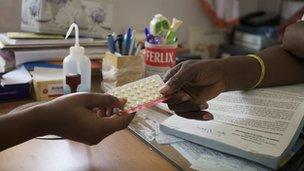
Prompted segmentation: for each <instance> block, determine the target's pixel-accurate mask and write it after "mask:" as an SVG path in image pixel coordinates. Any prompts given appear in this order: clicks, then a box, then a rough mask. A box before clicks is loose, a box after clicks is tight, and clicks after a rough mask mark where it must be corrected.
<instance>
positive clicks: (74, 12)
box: [21, 0, 113, 38]
mask: <svg viewBox="0 0 304 171" xmlns="http://www.w3.org/2000/svg"><path fill="white" fill-rule="evenodd" d="M112 8H113V7H112V5H110V4H102V3H101V2H99V1H94V0H22V15H21V29H22V30H24V31H31V32H37V33H53V34H65V33H66V31H67V30H68V28H69V26H70V25H71V24H72V23H76V24H77V25H78V27H79V29H80V30H79V31H80V35H81V36H90V37H99V38H102V37H106V35H107V34H109V33H110V31H111V24H112V11H113V10H112Z"/></svg>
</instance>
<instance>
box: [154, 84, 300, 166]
mask: <svg viewBox="0 0 304 171" xmlns="http://www.w3.org/2000/svg"><path fill="white" fill-rule="evenodd" d="M303 102H304V85H303V84H301V85H294V86H285V87H275V88H265V89H257V90H252V91H247V92H240V91H235V92H226V93H222V94H221V95H219V96H218V97H216V98H215V99H213V100H211V101H209V102H208V104H209V109H208V110H207V111H208V112H209V113H211V114H213V116H214V120H211V121H200V120H194V119H185V118H182V117H179V116H177V115H173V116H171V117H169V118H168V119H167V120H165V121H164V122H163V123H162V124H161V125H160V130H162V131H164V132H165V133H168V134H171V135H174V136H177V137H180V138H183V139H186V140H188V141H192V142H194V143H197V144H201V145H203V146H206V147H209V148H212V149H215V150H218V151H222V152H224V153H228V154H231V155H235V156H239V157H243V158H246V159H248V160H252V161H255V162H258V163H261V164H263V165H265V166H268V167H270V168H274V169H276V168H278V167H279V166H280V164H281V162H282V161H283V160H284V158H285V157H286V155H287V153H288V152H289V150H290V149H291V147H292V146H293V145H294V143H295V142H296V140H297V138H298V136H299V134H300V132H301V130H302V128H303V124H304V121H303V116H304V103H303Z"/></svg>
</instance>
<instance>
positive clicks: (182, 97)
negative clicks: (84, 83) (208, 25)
mask: <svg viewBox="0 0 304 171" xmlns="http://www.w3.org/2000/svg"><path fill="white" fill-rule="evenodd" d="M164 81H165V82H166V86H164V87H163V88H162V89H161V90H160V91H161V93H163V94H164V95H170V96H171V97H172V98H170V99H169V100H168V101H167V103H168V106H169V108H170V109H171V110H174V111H175V112H176V114H178V115H181V116H184V117H192V118H193V117H195V116H196V117H197V116H202V119H203V120H210V119H212V118H213V117H212V115H211V114H206V113H202V112H201V110H202V109H206V108H207V107H208V105H207V103H206V102H207V101H208V100H210V99H212V98H214V97H215V96H217V95H218V94H219V93H221V92H222V91H224V90H225V79H224V75H223V72H222V71H221V65H219V63H218V62H217V60H206V61H198V60H196V61H186V62H184V63H180V64H178V65H177V66H175V67H174V68H172V69H171V70H170V71H169V72H168V73H167V74H166V76H165V80H164ZM125 103H126V100H124V99H118V98H116V97H113V96H111V95H106V94H100V93H74V94H70V95H66V96H61V97H59V98H56V99H55V100H52V101H50V102H47V103H44V104H42V105H40V106H38V109H39V110H38V111H39V112H38V113H39V116H38V118H39V121H38V123H40V124H41V125H40V126H39V128H42V130H43V133H42V134H43V135H45V134H54V135H58V136H61V137H64V138H68V139H71V140H74V141H78V142H82V143H85V144H89V145H94V144H97V143H99V142H100V141H101V140H102V139H104V138H105V137H107V136H108V135H110V134H112V133H114V132H116V131H119V130H121V129H124V128H126V127H127V126H128V124H129V123H130V122H131V120H132V119H133V117H134V114H122V115H119V114H117V112H115V111H117V109H118V110H122V109H123V106H124V104H125Z"/></svg>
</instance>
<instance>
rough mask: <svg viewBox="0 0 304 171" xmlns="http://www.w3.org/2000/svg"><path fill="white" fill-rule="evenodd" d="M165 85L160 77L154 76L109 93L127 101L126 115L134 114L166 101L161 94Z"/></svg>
mask: <svg viewBox="0 0 304 171" xmlns="http://www.w3.org/2000/svg"><path fill="white" fill-rule="evenodd" d="M163 85H164V82H163V80H162V79H161V77H160V76H159V75H152V76H150V77H147V78H143V79H141V80H138V81H135V82H132V83H128V84H125V85H123V86H120V87H116V88H114V89H111V90H109V91H108V92H107V93H108V94H111V95H113V96H115V97H118V98H125V99H127V100H128V101H127V103H126V105H125V107H124V111H125V112H126V113H134V112H137V111H139V110H141V109H144V108H148V107H152V106H155V105H156V104H158V103H160V102H163V101H164V100H166V99H167V98H166V97H164V96H163V95H162V94H161V93H160V92H159V89H160V88H161V87H162V86H163Z"/></svg>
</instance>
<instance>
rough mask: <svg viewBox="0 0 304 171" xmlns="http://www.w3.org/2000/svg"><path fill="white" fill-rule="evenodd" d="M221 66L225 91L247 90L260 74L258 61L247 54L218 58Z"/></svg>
mask: <svg viewBox="0 0 304 171" xmlns="http://www.w3.org/2000/svg"><path fill="white" fill-rule="evenodd" d="M220 63H221V65H222V68H223V75H224V82H225V87H226V91H233V90H248V89H250V88H251V87H253V86H254V85H255V84H256V83H257V81H258V80H259V76H260V65H259V63H258V61H256V60H255V59H253V58H251V57H247V56H235V57H228V58H224V59H220Z"/></svg>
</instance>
